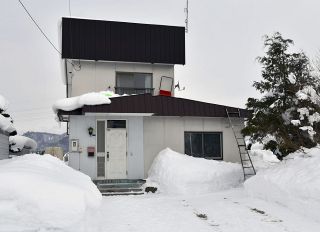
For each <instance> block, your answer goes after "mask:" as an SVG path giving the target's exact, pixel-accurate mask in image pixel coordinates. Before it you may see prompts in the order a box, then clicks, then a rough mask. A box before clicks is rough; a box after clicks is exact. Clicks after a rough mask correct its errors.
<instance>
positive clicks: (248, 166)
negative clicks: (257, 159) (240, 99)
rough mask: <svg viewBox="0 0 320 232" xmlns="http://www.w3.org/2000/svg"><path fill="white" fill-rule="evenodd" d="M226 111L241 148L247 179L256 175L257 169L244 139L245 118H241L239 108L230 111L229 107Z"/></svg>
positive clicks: (244, 173) (244, 175) (243, 167)
mask: <svg viewBox="0 0 320 232" xmlns="http://www.w3.org/2000/svg"><path fill="white" fill-rule="evenodd" d="M226 113H227V116H228V119H229V124H230V126H231V128H232V131H233V135H234V138H235V139H236V142H237V146H238V149H239V154H240V160H241V166H242V170H243V178H244V180H246V179H248V178H249V177H250V176H254V175H255V174H256V170H255V169H254V167H253V164H252V161H251V158H250V155H249V152H248V150H247V147H246V143H245V141H244V137H243V135H242V133H241V130H242V128H243V126H244V124H243V119H242V118H241V114H240V110H239V109H238V111H233V112H230V111H228V109H226Z"/></svg>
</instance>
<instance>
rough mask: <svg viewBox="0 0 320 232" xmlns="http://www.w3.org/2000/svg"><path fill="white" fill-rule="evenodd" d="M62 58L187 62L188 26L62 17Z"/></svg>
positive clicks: (168, 62) (167, 62) (169, 62)
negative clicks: (186, 34)
mask: <svg viewBox="0 0 320 232" xmlns="http://www.w3.org/2000/svg"><path fill="white" fill-rule="evenodd" d="M62 58H69V59H84V60H106V61H124V62H143V63H165V64H185V28H184V27H176V26H164V25H153V24H140V23H126V22H113V21H101V20H88V19H76V18H62Z"/></svg>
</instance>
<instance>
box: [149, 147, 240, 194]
mask: <svg viewBox="0 0 320 232" xmlns="http://www.w3.org/2000/svg"><path fill="white" fill-rule="evenodd" d="M148 174H149V177H148V179H147V183H146V186H153V187H154V186H157V187H158V189H159V191H160V192H163V193H168V194H190V193H192V194H202V193H210V192H215V191H218V190H223V189H228V188H232V187H235V186H237V185H239V183H240V182H241V181H242V178H243V174H242V169H241V166H240V165H239V164H234V163H227V162H223V161H215V160H207V159H203V158H195V157H192V156H188V155H183V154H180V153H177V152H174V151H172V150H170V149H169V148H167V149H164V150H163V151H161V152H160V153H159V154H158V156H157V157H156V158H155V159H154V161H153V163H152V166H151V168H150V170H149V173H148Z"/></svg>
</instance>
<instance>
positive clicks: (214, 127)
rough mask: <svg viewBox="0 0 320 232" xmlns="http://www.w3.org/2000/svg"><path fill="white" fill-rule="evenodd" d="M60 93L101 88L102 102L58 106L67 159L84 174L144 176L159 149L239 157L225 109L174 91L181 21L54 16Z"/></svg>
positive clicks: (234, 159) (182, 49)
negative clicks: (105, 95) (58, 25)
mask: <svg viewBox="0 0 320 232" xmlns="http://www.w3.org/2000/svg"><path fill="white" fill-rule="evenodd" d="M62 59H63V61H64V64H65V66H64V73H65V78H66V93H67V97H75V96H79V95H82V94H85V93H88V92H99V91H105V90H111V91H114V92H115V93H117V94H125V95H124V96H122V97H115V98H111V103H110V104H100V105H83V106H82V107H80V108H77V109H73V110H62V109H60V110H58V111H57V115H58V118H59V120H60V121H62V122H68V133H69V138H70V143H69V144H70V150H69V165H70V166H71V167H73V168H75V169H77V170H80V171H82V172H84V173H86V174H87V175H89V176H90V177H91V178H92V179H144V178H146V177H147V172H148V170H149V168H150V166H151V164H152V162H153V159H154V158H155V156H156V155H157V154H158V153H159V151H161V150H163V149H164V148H166V147H169V148H171V149H173V150H175V151H177V152H180V153H185V154H187V155H192V156H197V157H204V158H208V159H216V160H224V161H230V162H240V158H239V150H238V146H237V142H236V140H235V137H234V134H233V131H232V128H231V127H230V125H229V121H228V117H227V113H226V110H229V111H233V112H235V111H236V112H239V114H240V115H241V118H244V117H246V116H248V112H247V111H246V110H243V109H238V108H233V107H228V106H223V105H217V104H211V103H206V102H200V101H194V100H190V99H183V98H177V97H174V96H175V93H174V91H175V89H174V83H175V82H174V66H175V65H184V64H185V29H184V27H176V26H163V25H151V24H138V23H126V22H112V21H99V20H88V19H76V18H63V19H62Z"/></svg>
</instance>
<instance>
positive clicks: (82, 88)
mask: <svg viewBox="0 0 320 232" xmlns="http://www.w3.org/2000/svg"><path fill="white" fill-rule="evenodd" d="M74 63H75V64H77V63H78V61H74ZM80 63H81V69H80V70H79V71H76V70H74V69H73V68H72V66H71V65H70V64H69V63H68V64H67V69H68V70H67V73H68V83H69V84H68V93H69V94H68V95H69V96H68V97H74V96H79V95H81V94H84V93H88V92H97V91H103V90H107V89H108V87H109V86H110V88H111V89H112V90H114V87H115V86H116V72H140V73H152V75H153V81H152V83H153V88H154V94H155V95H158V93H159V87H160V80H161V77H162V76H169V77H172V78H174V65H165V64H140V63H119V62H95V61H80ZM70 72H71V73H70Z"/></svg>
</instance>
